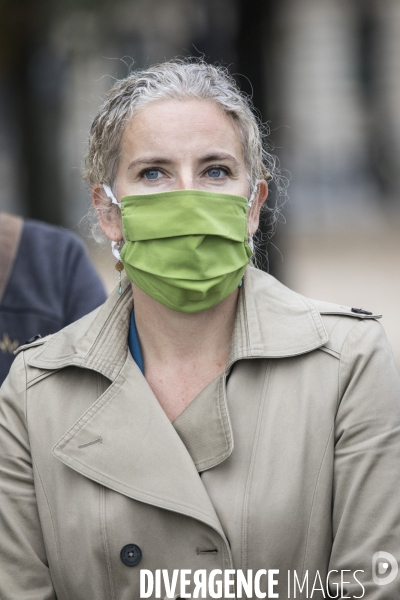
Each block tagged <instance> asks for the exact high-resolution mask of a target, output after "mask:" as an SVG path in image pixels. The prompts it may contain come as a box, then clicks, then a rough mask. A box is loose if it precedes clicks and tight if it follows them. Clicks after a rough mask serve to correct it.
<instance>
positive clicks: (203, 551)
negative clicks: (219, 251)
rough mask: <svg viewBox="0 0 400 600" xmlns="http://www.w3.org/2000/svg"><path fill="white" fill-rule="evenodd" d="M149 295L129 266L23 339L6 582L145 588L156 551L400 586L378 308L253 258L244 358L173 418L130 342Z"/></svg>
mask: <svg viewBox="0 0 400 600" xmlns="http://www.w3.org/2000/svg"><path fill="white" fill-rule="evenodd" d="M131 309H132V295H131V289H130V285H129V282H127V281H125V284H124V292H123V294H122V296H119V295H118V293H117V292H116V291H115V292H114V293H113V294H112V295H111V296H110V298H109V299H108V300H107V301H106V303H105V304H104V305H103V306H102V307H100V309H98V310H96V311H94V312H93V313H91V314H89V315H88V316H86V317H84V318H83V319H81V320H80V321H78V322H76V323H74V324H72V325H70V326H69V327H67V328H65V329H64V330H62V331H61V332H59V333H58V334H55V335H53V336H50V337H49V338H46V340H38V341H37V342H34V343H33V344H31V345H30V346H27V347H23V348H21V351H20V352H19V355H18V357H17V359H16V361H15V363H14V365H13V367H12V370H11V374H10V375H9V377H8V378H7V380H6V382H5V383H4V385H3V388H2V392H1V402H0V530H1V533H0V536H1V537H0V598H1V600H20V599H21V600H22V599H26V600H54V599H55V598H57V599H58V600H136V599H138V598H139V597H140V591H139V575H140V570H141V569H149V570H151V571H153V572H154V571H155V570H156V569H169V570H170V572H171V573H172V570H173V569H191V570H192V572H193V571H197V570H199V569H206V570H207V572H210V571H212V570H213V569H221V570H224V569H230V568H233V569H242V570H244V571H245V572H246V570H247V569H253V572H256V571H258V570H261V569H266V570H268V569H279V575H275V576H274V577H275V579H277V580H278V585H277V586H276V587H274V588H273V591H274V592H275V593H277V592H278V593H279V598H288V597H290V598H293V597H294V594H293V588H292V584H290V587H291V589H290V591H289V589H288V586H289V584H288V572H289V577H291V578H293V576H294V571H296V575H297V576H298V579H299V581H300V582H301V581H303V579H304V577H305V574H306V573H307V572H308V576H309V582H310V583H309V591H308V592H306V588H305V587H304V588H303V592H302V593H300V592H299V589H298V588H297V595H296V597H297V598H307V597H312V598H314V599H315V598H318V599H319V598H323V597H324V595H323V592H322V591H314V593H313V595H312V596H310V593H311V584H313V582H314V579H315V577H316V576H317V575H316V573H317V572H318V573H319V575H320V577H321V580H322V581H325V578H326V576H327V573H328V571H329V570H332V569H334V570H337V571H338V572H337V573H336V572H334V573H332V574H331V576H332V577H331V579H330V581H331V585H332V586H333V587H331V588H330V590H331V591H330V593H331V595H332V596H333V595H334V594H335V593H336V592H335V590H336V587H335V585H334V582H340V577H341V576H342V578H343V579H344V581H347V582H348V583H346V584H345V585H344V590H343V591H344V594H343V595H344V596H346V595H347V597H353V595H354V596H358V597H360V595H361V593H362V588H361V586H360V585H359V584H358V583H357V580H360V581H361V582H362V584H363V586H364V588H365V595H363V596H362V597H365V598H368V599H371V600H372V599H374V600H375V599H376V600H378V599H382V600H383V599H385V600H391V599H393V600H398V598H400V575H399V576H398V577H397V578H396V579H395V580H394V581H393V582H392V583H390V584H388V585H378V584H376V583H374V582H373V581H372V558H373V555H374V554H375V553H376V552H378V551H386V552H389V553H391V554H392V555H394V556H395V557H397V559H398V560H399V561H400V477H399V475H400V383H399V376H398V373H397V371H396V368H395V366H394V363H393V358H392V353H391V350H390V348H389V346H388V344H387V341H386V338H385V335H384V333H383V330H382V327H381V325H380V324H379V322H378V321H377V320H376V319H375V317H377V315H373V316H371V317H370V316H367V315H362V314H361V315H360V314H355V313H353V312H351V310H350V309H349V308H346V307H343V306H338V305H334V304H329V303H324V302H315V301H310V300H308V299H306V298H304V297H302V296H300V295H298V294H296V293H294V292H292V291H290V290H288V289H287V288H286V287H284V286H283V285H281V284H280V283H278V282H277V281H276V280H275V279H273V278H272V277H270V276H268V275H266V274H264V273H262V272H260V271H257V270H256V269H254V268H252V267H249V268H248V269H247V271H246V276H245V284H244V286H243V287H242V288H241V292H240V296H239V303H238V309H237V317H236V323H235V328H234V333H233V338H232V345H231V351H230V358H229V365H228V367H227V369H226V373H225V374H224V375H223V376H221V377H220V378H218V379H217V380H215V381H214V382H212V383H211V384H209V385H208V386H207V387H206V388H205V389H204V390H203V391H202V392H201V394H200V395H199V396H198V397H197V398H196V399H195V400H194V401H193V402H192V403H191V404H190V405H189V406H188V408H187V409H186V410H185V411H184V412H183V413H182V414H181V415H180V416H179V417H178V419H177V420H176V421H175V423H174V424H173V425H172V424H171V423H170V422H169V421H168V419H167V417H166V415H165V413H164V411H163V410H162V409H161V407H160V405H159V403H158V401H157V400H156V398H155V397H154V395H153V393H152V391H151V389H150V388H149V386H148V385H147V382H146V380H145V379H144V377H143V376H142V374H141V372H140V371H139V369H138V367H137V366H136V364H135V363H134V361H133V359H132V358H131V355H130V353H129V350H128V346H127V334H128V326H129V314H130V311H131ZM199 473H200V476H199ZM131 543H132V544H135V545H137V546H138V547H139V548H140V549H141V553H142V559H141V562H140V563H139V564H138V565H136V566H133V567H130V566H127V565H126V564H125V563H124V562H123V561H122V560H121V556H120V553H121V550H122V548H124V547H125V546H126V545H128V544H131ZM358 569H359V570H362V571H364V573H360V572H359V573H358V575H356V578H354V576H353V574H352V573H353V572H354V571H356V570H358ZM343 570H345V571H346V572H345V574H344V576H343V574H341V571H343ZM332 582H333V583H332ZM260 586H261V590H263V591H264V592H266V593H267V592H268V588H267V577H262V578H261V579H260ZM316 587H319V585H318V584H317V586H316ZM190 589H191V588H190V587H189V588H188V590H190ZM230 590H232V588H230ZM163 593H164V592H163ZM176 594H177V596H178V595H179V589H178V590H177V592H176ZM289 594H290V595H289ZM325 595H326V593H325ZM151 597H155V596H154V595H153V596H151ZM207 597H210V596H207ZM253 597H257V596H255V595H254V596H253Z"/></svg>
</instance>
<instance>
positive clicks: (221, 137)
mask: <svg viewBox="0 0 400 600" xmlns="http://www.w3.org/2000/svg"><path fill="white" fill-rule="evenodd" d="M210 148H216V149H217V148H218V149H219V150H224V151H227V152H231V153H233V154H234V155H235V157H236V158H237V160H240V158H241V155H242V145H241V142H240V138H239V134H238V132H237V129H236V127H235V126H234V124H233V122H232V120H231V119H230V118H229V117H228V116H227V115H226V114H224V112H223V111H222V110H221V109H220V108H219V107H218V106H217V105H216V104H214V103H213V102H211V101H208V100H197V99H190V100H157V101H154V102H152V103H150V104H149V105H147V106H146V107H145V108H142V109H140V110H139V111H138V112H137V113H136V114H135V116H134V117H133V118H132V119H131V121H130V122H129V123H128V124H127V126H126V128H125V130H124V133H123V138H122V148H121V149H122V152H123V153H124V152H128V153H129V154H130V155H132V154H137V153H142V152H153V151H157V152H159V151H163V152H164V153H165V152H168V153H174V154H182V153H186V154H187V153H190V152H191V153H193V152H194V153H196V152H202V151H204V150H205V149H206V150H209V149H210Z"/></svg>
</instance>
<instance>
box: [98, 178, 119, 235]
mask: <svg viewBox="0 0 400 600" xmlns="http://www.w3.org/2000/svg"><path fill="white" fill-rule="evenodd" d="M92 204H93V206H94V207H95V209H96V212H97V218H98V219H99V225H100V229H101V230H102V232H103V233H104V235H105V236H106V237H108V239H110V240H113V241H114V242H119V241H120V240H122V239H123V237H124V235H123V230H122V222H121V211H120V209H119V208H118V206H116V205H115V204H111V203H110V199H109V198H107V196H106V193H105V191H104V189H103V186H101V185H99V184H96V185H94V186H93V188H92ZM110 204H111V205H110Z"/></svg>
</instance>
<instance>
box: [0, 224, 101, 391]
mask: <svg viewBox="0 0 400 600" xmlns="http://www.w3.org/2000/svg"><path fill="white" fill-rule="evenodd" d="M105 298H106V295H105V291H104V288H103V285H102V283H101V281H100V279H99V277H98V276H97V274H96V272H95V270H94V268H93V266H92V264H91V262H90V260H89V258H88V257H87V255H86V251H85V249H84V247H83V245H82V243H81V242H80V241H79V240H78V239H77V238H76V237H75V236H74V235H72V234H71V233H69V232H67V231H62V230H61V229H59V228H58V227H54V226H52V225H47V224H45V223H41V222H39V221H34V220H30V219H27V220H25V221H24V220H22V219H21V218H19V217H15V216H13V215H9V214H6V213H0V384H1V383H2V382H3V380H4V379H5V377H6V375H7V374H8V371H9V369H10V367H11V364H12V361H13V360H14V350H16V349H17V348H18V346H20V345H21V344H23V343H25V342H27V341H28V340H30V338H33V337H37V338H40V337H44V336H47V335H49V334H51V333H55V332H56V331H58V330H59V329H62V328H63V327H65V326H66V325H69V324H70V323H73V322H74V321H76V320H77V319H80V317H83V315H86V314H87V313H88V312H91V311H92V310H94V309H95V308H97V307H98V306H100V304H102V303H103V302H104V300H105Z"/></svg>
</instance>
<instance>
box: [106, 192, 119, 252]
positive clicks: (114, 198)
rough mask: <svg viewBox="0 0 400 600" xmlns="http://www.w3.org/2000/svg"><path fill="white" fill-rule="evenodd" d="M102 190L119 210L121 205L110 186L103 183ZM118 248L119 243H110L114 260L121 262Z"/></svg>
mask: <svg viewBox="0 0 400 600" xmlns="http://www.w3.org/2000/svg"><path fill="white" fill-rule="evenodd" d="M103 189H104V191H105V193H106V196H107V198H109V199H110V200H111V202H112V203H113V204H116V205H117V206H118V207H119V208H121V203H120V202H118V200H117V199H116V197H115V196H114V194H113V192H112V189H111V188H110V186H108V185H107V184H106V183H103ZM120 247H121V242H120V241H119V242H114V241H113V242H111V252H112V253H113V255H114V256H115V258H116V259H117V260H121V255H120V253H119V250H120Z"/></svg>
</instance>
